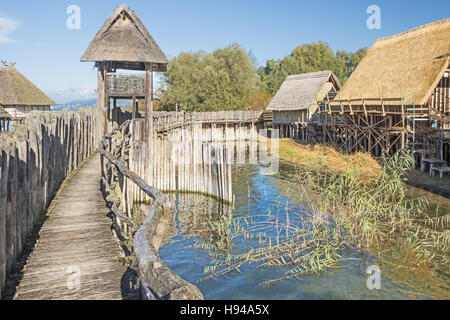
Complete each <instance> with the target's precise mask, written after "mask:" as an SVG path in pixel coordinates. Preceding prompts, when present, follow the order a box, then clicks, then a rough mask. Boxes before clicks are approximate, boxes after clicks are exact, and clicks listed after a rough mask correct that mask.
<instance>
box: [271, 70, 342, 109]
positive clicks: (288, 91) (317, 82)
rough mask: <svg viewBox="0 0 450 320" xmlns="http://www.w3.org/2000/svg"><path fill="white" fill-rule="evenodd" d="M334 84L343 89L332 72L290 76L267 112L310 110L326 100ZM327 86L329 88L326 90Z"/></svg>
mask: <svg viewBox="0 0 450 320" xmlns="http://www.w3.org/2000/svg"><path fill="white" fill-rule="evenodd" d="M330 84H333V86H334V87H335V89H336V90H339V89H340V88H341V86H340V84H339V80H338V79H337V78H336V76H335V75H334V73H333V72H331V71H319V72H312V73H304V74H298V75H292V76H288V77H287V78H286V80H285V81H284V82H283V84H282V85H281V87H280V90H278V92H277V94H276V95H275V97H274V98H273V99H272V101H271V102H270V103H269V106H268V107H267V110H272V111H293V110H303V109H307V108H309V107H310V106H311V105H312V104H314V103H315V101H316V100H318V101H320V100H324V98H325V97H326V94H327V93H328V92H329V91H330V90H331V88H332V87H333V86H330ZM325 86H326V87H327V88H325Z"/></svg>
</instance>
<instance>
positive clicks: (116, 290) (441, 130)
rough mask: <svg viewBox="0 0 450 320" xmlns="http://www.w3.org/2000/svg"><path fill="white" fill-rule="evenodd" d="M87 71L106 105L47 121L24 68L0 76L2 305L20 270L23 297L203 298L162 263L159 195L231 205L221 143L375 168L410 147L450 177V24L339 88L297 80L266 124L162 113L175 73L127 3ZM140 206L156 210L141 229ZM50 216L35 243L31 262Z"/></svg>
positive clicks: (405, 40)
mask: <svg viewBox="0 0 450 320" xmlns="http://www.w3.org/2000/svg"><path fill="white" fill-rule="evenodd" d="M80 53H81V52H80ZM81 61H82V62H86V63H95V68H96V69H97V81H98V87H97V94H98V97H97V107H96V108H85V109H81V110H78V111H66V110H64V111H58V112H56V111H50V106H51V105H54V104H55V103H54V101H52V100H51V99H49V98H48V97H47V96H46V95H45V94H44V93H43V92H42V91H40V90H39V89H38V88H37V87H36V86H35V85H34V84H32V83H31V82H30V81H29V80H27V79H26V78H25V77H24V76H23V75H22V74H21V73H19V71H18V70H17V69H16V68H15V66H14V64H7V63H6V62H4V63H3V65H2V67H1V70H0V132H1V139H0V164H1V170H0V175H1V176H0V289H1V290H0V294H2V295H3V294H5V293H8V290H7V289H8V288H7V287H6V278H7V275H8V274H9V273H10V272H11V271H12V270H13V268H14V266H15V265H16V263H21V262H22V263H23V264H24V266H25V267H24V269H23V275H22V276H21V279H20V283H19V284H18V286H17V287H16V288H15V291H14V298H15V299H122V298H129V299H135V298H141V299H186V298H187V299H202V298H203V296H202V293H201V292H200V290H199V289H198V288H197V287H196V286H194V285H192V284H190V283H188V282H186V281H185V280H184V279H182V278H181V277H180V276H178V275H177V274H176V273H174V272H172V271H171V270H170V269H169V268H168V267H167V266H166V265H165V264H164V262H163V261H162V260H161V259H160V257H159V255H158V249H159V247H160V246H161V243H162V241H163V237H164V233H165V232H166V230H165V229H164V228H160V227H159V226H160V222H161V221H164V220H167V219H169V218H168V215H169V214H170V212H171V210H172V209H173V204H172V203H171V202H170V201H169V200H168V197H167V195H166V194H165V193H163V191H176V190H181V191H189V192H198V193H203V194H208V195H211V196H214V197H216V198H219V199H221V200H223V201H225V202H232V201H233V194H232V189H231V161H229V160H230V159H228V157H229V155H228V153H227V152H226V148H225V146H223V147H221V146H220V145H219V144H212V143H211V142H227V141H244V140H245V141H248V140H251V141H267V140H265V139H267V137H265V136H262V135H260V134H259V129H269V132H272V133H274V134H273V135H272V138H275V137H277V134H275V132H276V130H279V131H278V132H279V136H280V137H283V138H284V137H286V138H293V139H296V140H300V141H304V142H311V143H319V144H331V145H333V146H336V147H338V148H340V149H342V150H343V151H345V152H349V153H353V152H357V151H365V152H370V153H372V154H373V155H375V156H377V157H381V156H391V155H393V154H394V153H395V152H396V151H397V150H400V149H402V148H406V147H408V148H410V149H411V150H412V152H413V153H414V155H415V157H416V160H417V162H418V165H421V167H422V169H423V170H425V169H428V170H429V172H430V173H431V174H436V173H438V174H439V175H440V176H441V177H442V176H443V175H444V174H446V173H448V172H450V91H449V87H450V84H449V73H450V19H447V20H443V21H439V22H435V23H432V24H429V25H426V26H422V27H419V28H416V29H414V30H411V31H408V32H405V33H402V34H399V35H394V36H392V37H389V38H384V39H380V40H378V41H377V42H376V43H375V44H374V45H373V47H372V48H371V49H370V50H369V51H368V53H367V55H366V56H365V57H364V58H363V60H362V61H361V63H360V64H359V65H358V67H357V68H356V70H355V71H354V72H353V73H352V75H351V76H350V78H349V79H348V80H347V81H346V83H345V84H344V85H343V86H341V84H340V83H339V81H338V79H337V77H336V76H335V75H334V74H333V72H331V71H327V70H323V71H320V72H314V73H307V74H300V75H291V76H288V77H287V78H286V80H285V81H284V83H283V84H282V86H281V88H280V90H279V92H278V93H277V94H276V95H275V96H274V98H273V100H272V101H271V102H270V104H269V106H268V108H267V111H265V112H263V111H221V112H197V113H195V112H194V113H192V114H187V113H185V112H156V111H154V110H153V106H152V99H153V91H154V90H153V73H154V72H165V71H166V70H167V66H168V61H167V58H166V56H165V54H164V53H163V51H162V50H161V49H160V47H159V46H158V44H157V43H156V41H155V40H154V38H153V37H152V35H151V34H150V33H149V31H148V30H147V29H146V27H145V26H144V24H143V23H142V21H141V20H140V19H139V17H138V16H137V15H136V13H135V12H133V11H132V10H131V9H130V8H128V7H127V6H125V5H122V6H120V7H118V8H117V9H116V10H115V11H114V12H113V13H112V14H111V16H110V17H109V18H108V19H106V21H105V22H104V24H103V26H102V27H101V28H100V30H99V31H98V33H97V34H96V35H95V36H94V38H93V40H92V41H91V42H90V44H89V45H88V46H87V49H86V51H85V52H84V54H83V55H82V57H81ZM121 99H123V100H131V101H132V109H131V112H126V111H124V110H122V109H121V108H119V107H118V100H121ZM138 100H141V101H144V103H145V111H144V112H139V110H138V103H137V101H138ZM192 137H194V139H192ZM269 140H270V139H269ZM173 141H179V142H180V144H181V147H182V148H183V150H185V152H184V156H183V158H181V157H180V159H178V158H177V157H178V155H177V152H173V151H174V149H173V148H174V143H173ZM271 143H273V142H271ZM97 151H99V152H97ZM212 160H214V161H212ZM74 170H75V171H74ZM67 178H68V180H66V179H67ZM65 180H66V182H65V183H64V184H63V187H62V188H61V189H60V186H61V184H62V183H63V181H65ZM99 182H101V188H100V187H99ZM58 190H59V191H58ZM137 202H139V203H140V202H150V203H151V204H152V206H151V209H150V211H149V212H148V213H146V218H145V220H144V221H143V222H139V223H138V212H137V210H136V206H135V203H137ZM50 204H51V205H50ZM46 212H47V216H48V218H47V219H46V221H45V224H44V225H43V226H42V227H41V229H40V233H39V241H38V242H37V243H36V245H35V246H34V247H33V250H32V252H25V251H24V248H25V243H26V239H27V237H29V236H32V235H33V233H34V232H35V228H36V226H40V225H39V224H40V223H41V222H42V221H41V218H42V217H43V215H44V214H45V213H46ZM111 221H112V223H111ZM111 230H112V231H113V232H111ZM118 241H121V242H120V243H121V244H123V243H126V242H127V241H128V242H130V241H131V242H132V243H133V248H134V249H133V250H134V252H133V254H134V255H135V256H136V258H137V263H138V272H139V277H136V275H135V274H133V273H132V272H130V271H129V270H127V268H126V267H124V266H123V265H121V264H120V263H119V262H118V259H117V257H118V256H121V255H123V254H124V253H123V252H122V251H124V252H126V249H123V250H121V249H120V246H119V243H118ZM24 255H25V256H26V259H24V258H23V257H24ZM21 259H22V260H23V261H21ZM72 265H77V266H80V267H81V268H82V269H83V277H84V278H83V285H82V286H81V288H80V289H79V290H75V291H74V290H70V289H69V288H68V287H67V285H66V278H67V272H68V271H67V266H72ZM136 279H139V283H138V284H136V283H135V282H136V281H137V280H136ZM133 282H134V283H135V287H133V286H125V287H126V288H124V286H123V283H133Z"/></svg>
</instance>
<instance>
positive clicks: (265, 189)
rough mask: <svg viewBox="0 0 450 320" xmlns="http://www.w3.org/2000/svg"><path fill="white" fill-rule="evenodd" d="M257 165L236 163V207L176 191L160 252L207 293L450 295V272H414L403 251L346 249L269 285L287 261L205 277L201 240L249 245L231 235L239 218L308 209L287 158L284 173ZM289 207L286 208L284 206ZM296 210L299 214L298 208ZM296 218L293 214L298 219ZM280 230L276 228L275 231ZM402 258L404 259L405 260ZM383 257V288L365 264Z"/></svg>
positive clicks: (237, 248)
mask: <svg viewBox="0 0 450 320" xmlns="http://www.w3.org/2000/svg"><path fill="white" fill-rule="evenodd" d="M260 169H261V168H260V167H259V166H258V165H239V166H234V168H233V193H234V194H235V203H234V207H230V206H227V205H223V204H221V203H220V202H218V201H216V200H214V199H212V198H210V197H207V196H203V195H198V194H178V195H176V196H175V197H176V203H177V208H178V212H177V214H176V217H175V223H174V226H173V228H172V231H171V239H170V240H169V242H168V243H166V244H165V245H164V246H163V247H161V249H160V256H161V258H162V259H163V260H164V261H165V262H166V264H167V265H168V266H169V267H170V268H171V269H172V270H173V271H175V272H176V273H178V274H179V275H180V276H181V277H183V278H184V279H186V280H187V281H189V282H191V283H194V284H195V285H197V286H198V287H199V289H200V290H201V291H202V293H203V295H204V297H205V299H219V300H220V299H232V300H241V299H432V298H448V297H449V291H448V285H449V282H450V274H449V273H448V272H447V271H445V270H444V271H443V272H442V274H440V276H435V275H432V276H431V275H430V273H429V272H427V271H426V270H424V271H423V272H422V271H420V270H419V271H415V272H408V271H405V270H403V271H399V270H398V268H395V267H392V265H391V264H390V263H391V262H393V261H394V262H396V263H399V262H400V263H401V262H402V261H403V260H404V257H403V256H402V254H401V253H400V252H399V254H398V256H395V257H385V258H379V257H374V256H371V255H370V254H362V253H358V252H347V253H344V256H345V257H346V258H350V259H349V260H345V261H342V262H340V263H339V264H338V265H337V266H335V267H333V268H329V269H327V270H325V271H323V272H321V273H320V274H318V275H310V276H302V277H301V278H299V279H288V280H283V281H279V282H274V283H272V284H270V285H269V286H263V285H261V284H262V283H263V282H265V281H269V280H272V279H275V278H278V277H280V276H282V275H283V272H284V271H285V269H283V268H271V269H259V270H255V269H254V268H252V267H251V266H248V265H244V266H243V267H242V268H241V271H242V273H240V274H237V273H234V274H227V275H225V276H220V277H217V278H213V279H207V280H203V281H201V280H202V279H203V278H204V277H205V274H204V268H205V266H209V265H211V263H212V261H211V256H210V255H209V254H208V250H205V249H204V248H202V247H201V245H210V246H214V247H215V248H220V249H226V250H231V252H233V253H238V252H245V251H246V250H248V249H250V248H251V247H255V246H256V245H257V242H256V240H255V241H243V240H242V239H241V238H240V237H235V238H231V235H232V234H233V230H232V229H233V220H237V219H239V220H240V221H242V219H243V218H246V219H255V220H257V221H258V219H259V220H261V219H263V217H264V216H265V215H266V214H267V212H268V210H272V211H274V208H275V207H277V206H278V207H279V206H280V203H281V204H282V206H284V207H283V208H281V210H279V211H280V212H281V214H282V215H283V212H286V210H287V212H289V216H301V215H302V213H304V209H303V208H302V207H301V206H300V205H298V204H296V203H295V202H293V201H292V200H291V199H290V190H289V188H288V185H289V183H290V181H289V180H288V179H287V178H286V177H287V176H289V173H290V172H291V170H292V168H289V167H287V166H281V168H280V173H279V174H277V175H275V176H265V175H262V174H261V173H260ZM410 192H411V195H413V196H421V195H424V196H429V198H430V201H431V202H432V203H433V204H434V205H437V204H439V205H440V206H441V207H442V206H443V207H444V210H447V209H446V208H449V204H450V201H449V200H448V199H446V198H442V197H439V196H430V195H429V194H428V193H427V192H425V191H422V190H419V189H416V188H410ZM286 208H287V209H286ZM293 213H295V214H293ZM292 222H293V223H295V221H292ZM273 232H275V231H273ZM403 262H404V261H403ZM373 264H376V265H379V266H380V268H381V270H382V273H381V290H369V289H368V287H367V280H368V275H367V274H366V270H367V267H368V266H370V265H373Z"/></svg>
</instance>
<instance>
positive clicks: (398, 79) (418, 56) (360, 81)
mask: <svg viewBox="0 0 450 320" xmlns="http://www.w3.org/2000/svg"><path fill="white" fill-rule="evenodd" d="M449 54H450V19H446V20H442V21H438V22H435V23H431V24H428V25H425V26H422V27H419V28H416V29H413V30H411V31H408V32H405V33H401V34H398V35H395V36H392V37H389V38H384V39H379V40H377V41H376V42H375V44H374V45H373V46H372V48H371V49H370V50H369V51H368V52H367V55H366V56H365V57H364V58H363V59H362V61H361V62H360V64H359V65H358V67H357V68H356V70H355V71H354V72H353V74H352V75H351V76H350V78H349V79H348V80H347V82H346V83H345V84H344V87H343V88H342V91H341V92H340V94H339V95H338V97H337V99H341V100H344V99H345V100H346V99H361V98H378V99H380V98H404V99H405V102H406V103H416V104H418V105H423V104H425V103H426V101H427V100H428V98H429V97H430V96H431V94H432V91H433V90H434V88H435V87H436V86H437V84H438V82H439V81H440V80H441V78H442V77H443V74H444V72H445V70H446V69H447V68H448V67H449V62H450V60H449ZM390 104H391V103H390ZM394 104H401V101H399V102H396V103H394Z"/></svg>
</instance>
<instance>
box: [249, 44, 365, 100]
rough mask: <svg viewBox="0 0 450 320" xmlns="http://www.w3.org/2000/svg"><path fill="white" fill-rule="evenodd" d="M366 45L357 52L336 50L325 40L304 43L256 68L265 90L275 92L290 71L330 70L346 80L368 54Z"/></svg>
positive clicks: (340, 79)
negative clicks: (335, 51)
mask: <svg viewBox="0 0 450 320" xmlns="http://www.w3.org/2000/svg"><path fill="white" fill-rule="evenodd" d="M366 52H367V49H366V48H361V49H359V50H358V51H357V52H355V53H352V52H346V51H338V52H337V53H336V54H334V52H333V50H332V49H331V48H330V47H329V45H328V44H326V43H325V42H315V43H311V44H304V45H301V46H299V47H297V48H295V49H294V50H292V53H291V54H290V55H289V56H286V57H284V58H283V59H281V60H268V61H267V62H266V66H265V67H260V68H259V69H258V71H257V73H258V76H259V77H260V79H261V82H262V88H263V90H264V91H265V92H267V93H269V94H272V95H274V94H275V93H276V92H277V91H278V90H279V88H280V86H281V84H282V83H283V81H284V80H285V79H286V77H287V76H288V75H292V74H301V73H307V72H316V71H323V70H331V71H333V72H334V74H335V75H336V76H337V77H338V79H339V81H340V82H341V84H343V83H344V82H345V81H346V80H347V78H348V77H349V76H350V74H351V73H352V72H353V71H354V69H355V68H356V66H357V65H358V63H359V62H360V61H361V59H362V58H363V57H364V55H365V54H366Z"/></svg>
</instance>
